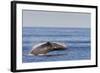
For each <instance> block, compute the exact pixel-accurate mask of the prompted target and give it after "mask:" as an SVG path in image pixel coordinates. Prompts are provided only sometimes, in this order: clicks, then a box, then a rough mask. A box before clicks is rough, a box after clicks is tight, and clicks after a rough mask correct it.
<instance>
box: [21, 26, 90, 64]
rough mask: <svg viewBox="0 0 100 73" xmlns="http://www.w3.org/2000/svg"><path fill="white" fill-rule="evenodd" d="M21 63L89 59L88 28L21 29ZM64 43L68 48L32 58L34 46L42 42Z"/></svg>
mask: <svg viewBox="0 0 100 73" xmlns="http://www.w3.org/2000/svg"><path fill="white" fill-rule="evenodd" d="M22 32H23V34H22V38H23V40H22V41H23V42H22V44H23V46H22V62H23V63H29V62H49V61H69V60H88V59H91V46H90V43H91V41H90V37H91V36H90V28H47V27H23V31H22ZM48 41H49V42H59V43H64V44H65V45H67V46H68V47H67V48H65V50H61V51H57V50H56V51H52V52H49V53H48V54H47V55H42V56H32V55H30V54H29V53H30V51H31V50H32V47H33V46H34V45H37V44H39V43H43V42H48Z"/></svg>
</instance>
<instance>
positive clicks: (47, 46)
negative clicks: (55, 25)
mask: <svg viewBox="0 0 100 73" xmlns="http://www.w3.org/2000/svg"><path fill="white" fill-rule="evenodd" d="M65 48H67V46H66V45H65V44H62V43H57V42H44V43H39V44H37V45H35V46H33V47H32V50H31V52H30V54H31V55H46V54H47V53H48V52H51V51H54V50H64V49H65Z"/></svg>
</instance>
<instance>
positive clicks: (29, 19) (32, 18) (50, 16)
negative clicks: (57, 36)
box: [23, 10, 91, 28]
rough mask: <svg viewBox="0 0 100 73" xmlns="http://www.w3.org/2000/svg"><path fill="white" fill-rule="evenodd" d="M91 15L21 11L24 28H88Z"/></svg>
mask: <svg viewBox="0 0 100 73" xmlns="http://www.w3.org/2000/svg"><path fill="white" fill-rule="evenodd" d="M90 19H91V14H89V13H74V12H50V11H32V10H23V26H24V27H76V28H77V27H78V28H89V27H90V24H91V20H90Z"/></svg>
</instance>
